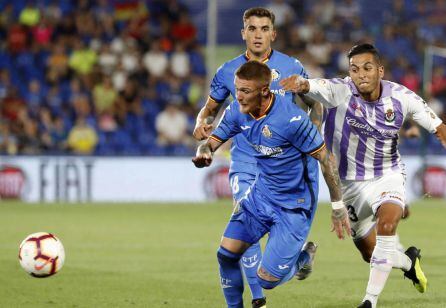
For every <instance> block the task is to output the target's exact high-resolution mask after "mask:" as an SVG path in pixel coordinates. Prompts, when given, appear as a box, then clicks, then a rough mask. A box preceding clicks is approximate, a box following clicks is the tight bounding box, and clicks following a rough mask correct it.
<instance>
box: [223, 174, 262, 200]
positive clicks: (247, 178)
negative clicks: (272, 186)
mask: <svg viewBox="0 0 446 308" xmlns="http://www.w3.org/2000/svg"><path fill="white" fill-rule="evenodd" d="M255 178H256V175H255V174H253V173H250V172H231V173H229V184H230V186H231V190H232V196H233V198H234V200H235V201H238V200H240V199H241V198H243V197H244V196H245V194H246V192H247V191H248V189H249V187H250V186H251V185H252V184H253V183H254V181H255Z"/></svg>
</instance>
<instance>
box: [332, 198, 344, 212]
mask: <svg viewBox="0 0 446 308" xmlns="http://www.w3.org/2000/svg"><path fill="white" fill-rule="evenodd" d="M343 207H345V204H344V201H342V200H339V201H335V202H332V203H331V208H332V209H333V210H339V209H342V208H343Z"/></svg>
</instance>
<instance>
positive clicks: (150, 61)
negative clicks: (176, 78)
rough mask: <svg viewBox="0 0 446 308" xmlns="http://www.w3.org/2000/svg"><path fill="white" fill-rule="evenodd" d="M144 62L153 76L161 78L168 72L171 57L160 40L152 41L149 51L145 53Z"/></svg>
mask: <svg viewBox="0 0 446 308" xmlns="http://www.w3.org/2000/svg"><path fill="white" fill-rule="evenodd" d="M143 63H144V66H145V68H146V69H147V71H148V72H149V75H150V76H151V77H154V78H160V77H162V76H163V75H164V74H165V73H166V71H167V68H168V66H169V59H168V57H167V54H166V53H165V52H164V51H162V50H161V44H160V41H159V40H154V41H153V42H152V44H151V46H150V49H149V51H147V52H146V54H145V55H144V58H143Z"/></svg>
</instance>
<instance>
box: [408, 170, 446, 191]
mask: <svg viewBox="0 0 446 308" xmlns="http://www.w3.org/2000/svg"><path fill="white" fill-rule="evenodd" d="M415 179H418V181H417V182H418V183H414V184H415V185H414V186H415V187H417V186H418V188H419V189H418V192H419V194H420V195H429V196H431V197H434V198H444V197H446V194H445V190H446V168H444V167H442V166H427V167H425V168H423V169H420V170H419V171H418V172H417V174H416V175H415ZM417 184H418V185H417ZM420 184H421V185H420Z"/></svg>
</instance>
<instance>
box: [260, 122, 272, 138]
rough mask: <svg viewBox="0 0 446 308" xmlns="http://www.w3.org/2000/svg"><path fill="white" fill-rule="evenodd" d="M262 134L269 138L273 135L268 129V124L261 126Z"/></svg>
mask: <svg viewBox="0 0 446 308" xmlns="http://www.w3.org/2000/svg"><path fill="white" fill-rule="evenodd" d="M262 135H263V136H265V137H266V138H271V137H272V136H273V133H272V132H271V131H270V130H269V127H268V125H265V126H263V128H262Z"/></svg>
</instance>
